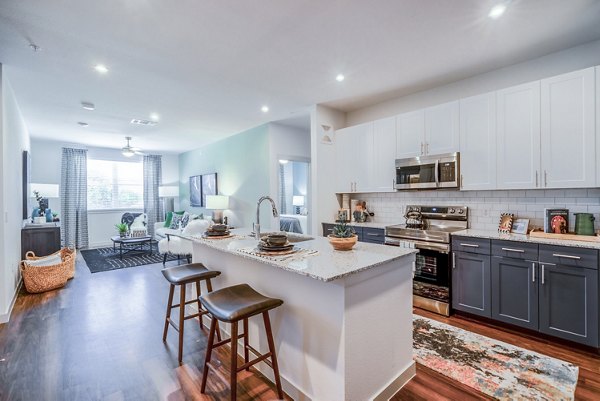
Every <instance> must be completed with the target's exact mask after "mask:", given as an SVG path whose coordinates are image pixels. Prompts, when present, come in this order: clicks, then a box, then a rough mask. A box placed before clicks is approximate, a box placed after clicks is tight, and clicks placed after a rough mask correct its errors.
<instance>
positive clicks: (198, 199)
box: [190, 175, 203, 207]
mask: <svg viewBox="0 0 600 401" xmlns="http://www.w3.org/2000/svg"><path fill="white" fill-rule="evenodd" d="M190 206H195V207H202V206H203V203H202V176H201V175H194V176H192V177H190Z"/></svg>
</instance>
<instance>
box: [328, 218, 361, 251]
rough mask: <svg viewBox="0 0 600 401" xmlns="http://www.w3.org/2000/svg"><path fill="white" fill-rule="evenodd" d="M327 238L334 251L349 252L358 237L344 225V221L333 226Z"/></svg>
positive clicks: (351, 229) (350, 228)
mask: <svg viewBox="0 0 600 401" xmlns="http://www.w3.org/2000/svg"><path fill="white" fill-rule="evenodd" d="M327 238H329V243H330V244H331V246H333V249H335V250H336V251H349V250H351V249H352V247H353V246H354V244H356V241H358V235H356V233H355V232H354V229H353V228H352V227H351V226H349V225H348V224H346V220H341V221H340V222H339V223H338V224H336V225H335V226H333V231H332V232H331V234H329V235H328V236H327Z"/></svg>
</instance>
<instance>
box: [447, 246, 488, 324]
mask: <svg viewBox="0 0 600 401" xmlns="http://www.w3.org/2000/svg"><path fill="white" fill-rule="evenodd" d="M452 259H453V260H452V308H454V309H456V310H460V311H463V312H468V313H472V314H474V315H479V316H484V317H491V316H492V308H491V305H492V297H491V280H490V265H491V261H490V256H489V255H481V254H476V253H468V252H454V253H453V255H452Z"/></svg>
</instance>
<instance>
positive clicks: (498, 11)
mask: <svg viewBox="0 0 600 401" xmlns="http://www.w3.org/2000/svg"><path fill="white" fill-rule="evenodd" d="M505 11H506V4H502V3H500V4H496V5H495V6H494V7H492V9H491V10H490V12H489V14H488V17H490V18H491V19H498V18H500V17H502V15H503V14H504V12H505Z"/></svg>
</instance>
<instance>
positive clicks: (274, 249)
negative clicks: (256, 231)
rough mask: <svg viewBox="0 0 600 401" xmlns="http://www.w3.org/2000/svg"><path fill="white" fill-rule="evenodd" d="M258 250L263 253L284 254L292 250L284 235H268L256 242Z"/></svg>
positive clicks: (292, 246)
mask: <svg viewBox="0 0 600 401" xmlns="http://www.w3.org/2000/svg"><path fill="white" fill-rule="evenodd" d="M258 250H259V251H260V252H263V253H273V254H284V253H291V252H293V250H294V244H290V243H289V242H288V237H287V235H286V234H269V235H267V236H265V237H264V238H262V239H261V240H260V241H259V242H258Z"/></svg>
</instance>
